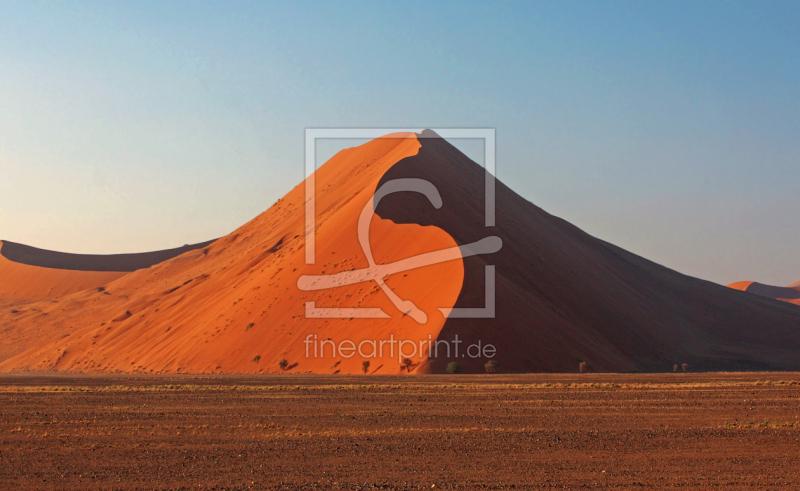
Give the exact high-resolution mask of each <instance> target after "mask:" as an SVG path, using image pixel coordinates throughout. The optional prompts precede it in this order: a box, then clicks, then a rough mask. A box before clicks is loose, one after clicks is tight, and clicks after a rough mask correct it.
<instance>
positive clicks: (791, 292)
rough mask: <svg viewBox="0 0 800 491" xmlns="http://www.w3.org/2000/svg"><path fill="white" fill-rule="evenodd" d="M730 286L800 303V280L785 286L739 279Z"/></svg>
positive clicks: (755, 293) (796, 303) (763, 295)
mask: <svg viewBox="0 0 800 491" xmlns="http://www.w3.org/2000/svg"><path fill="white" fill-rule="evenodd" d="M728 287H729V288H733V289H735V290H741V291H743V292H748V293H752V294H754V295H759V296H762V297H767V298H774V299H775V300H783V301H784V302H789V303H793V304H795V305H800V282H797V283H794V284H792V285H789V286H786V287H783V286H769V285H763V284H761V283H756V282H755V281H739V282H736V283H731V284H730V285H728Z"/></svg>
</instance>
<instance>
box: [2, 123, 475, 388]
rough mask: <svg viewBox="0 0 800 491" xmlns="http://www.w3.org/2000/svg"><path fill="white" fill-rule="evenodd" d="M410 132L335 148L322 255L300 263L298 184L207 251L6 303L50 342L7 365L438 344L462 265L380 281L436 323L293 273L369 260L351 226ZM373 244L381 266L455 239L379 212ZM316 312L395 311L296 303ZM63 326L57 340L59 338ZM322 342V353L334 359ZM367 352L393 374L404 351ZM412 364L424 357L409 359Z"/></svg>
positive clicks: (330, 364) (136, 366)
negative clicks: (310, 288) (37, 299)
mask: <svg viewBox="0 0 800 491" xmlns="http://www.w3.org/2000/svg"><path fill="white" fill-rule="evenodd" d="M419 146H420V144H419V142H418V141H417V139H416V138H415V137H414V135H411V134H409V135H405V137H404V138H388V139H381V140H375V141H373V142H370V143H368V144H366V145H363V146H361V147H358V148H355V149H348V150H344V151H342V152H340V153H339V154H337V155H336V156H335V157H334V158H333V159H331V160H330V161H329V162H328V163H326V164H325V165H324V166H323V167H321V168H320V169H319V171H318V172H317V174H316V188H317V190H318V194H317V205H316V209H317V241H316V243H317V258H318V261H317V264H314V265H306V264H304V254H305V250H304V237H303V234H304V215H303V209H304V188H303V187H302V186H298V187H296V188H295V189H294V190H292V191H291V192H290V193H289V194H288V195H286V196H285V197H284V198H283V199H282V200H280V201H279V202H278V203H276V204H275V205H274V206H273V207H272V208H270V209H269V210H268V211H266V212H265V213H263V214H262V215H260V216H259V217H257V218H256V219H254V220H253V221H251V222H250V223H248V224H246V225H244V226H243V227H241V228H240V229H238V230H236V231H235V232H234V233H232V234H230V235H229V236H227V237H223V238H222V239H219V240H218V241H216V242H214V243H213V244H211V245H210V246H208V247H206V248H204V249H202V250H195V251H191V252H188V253H185V254H183V255H181V256H179V257H177V258H175V259H172V260H169V261H166V262H164V263H161V264H159V265H157V266H154V267H152V268H150V269H147V270H140V271H137V272H134V273H131V274H129V275H127V276H125V277H123V278H120V279H118V280H116V281H114V282H112V283H110V284H109V285H107V286H106V288H105V291H104V292H83V293H79V294H76V295H73V296H71V297H68V298H66V299H63V300H62V301H61V302H60V303H59V304H58V305H50V304H45V303H38V304H31V305H29V306H28V307H27V308H26V309H24V311H23V309H20V312H19V313H16V314H11V313H9V312H7V311H6V312H2V313H0V315H2V317H0V318H2V319H3V321H2V324H0V325H2V326H4V327H5V329H6V330H19V329H21V328H22V326H25V325H29V324H30V323H33V322H37V323H44V324H47V325H49V326H51V329H52V332H53V338H52V339H51V340H49V341H48V342H47V343H44V344H43V345H41V346H39V347H37V348H34V349H31V350H29V351H27V352H25V353H23V354H21V355H18V356H16V357H14V358H12V359H9V360H7V361H6V362H4V363H3V364H2V367H0V368H1V369H2V370H30V369H34V370H71V371H86V372H95V371H101V372H115V371H121V372H204V373H213V372H277V371H281V369H280V368H279V365H278V362H279V361H280V360H282V359H286V360H287V361H288V363H289V365H290V368H289V369H288V371H292V372H317V373H335V372H338V373H360V372H361V370H362V359H361V358H357V359H356V358H345V357H342V356H337V357H332V356H326V357H319V358H314V357H313V348H311V347H310V346H309V348H310V353H309V354H310V355H311V356H310V357H306V356H305V354H306V347H307V346H306V344H304V343H303V340H304V339H306V338H307V336H309V335H312V336H313V335H316V336H317V339H318V340H319V342H322V341H325V340H327V339H329V338H331V339H335V340H337V341H340V340H344V339H349V340H352V341H353V342H354V343H359V342H360V341H362V340H370V339H375V340H380V339H384V338H387V339H388V338H389V337H390V336H391V335H394V336H396V337H397V338H402V339H413V340H415V341H416V340H421V339H427V337H428V336H429V335H430V336H431V337H432V338H433V339H435V338H436V336H437V335H438V332H439V330H440V329H441V326H442V325H443V324H444V320H445V319H444V317H443V315H442V314H441V313H439V312H438V311H437V310H436V308H437V307H449V306H452V304H453V302H455V300H456V298H457V296H458V292H459V290H460V288H461V283H462V278H463V268H462V265H461V263H460V261H449V262H446V263H441V264H437V265H433V266H427V267H424V268H421V269H417V270H410V271H407V272H406V273H402V274H397V275H395V276H393V277H391V278H387V280H386V282H387V284H388V285H390V286H391V287H392V288H393V289H394V291H395V292H396V293H397V294H398V295H399V296H401V297H404V298H410V297H413V298H414V301H415V302H416V303H417V305H418V306H419V307H420V308H421V309H422V310H423V311H425V312H427V313H428V315H429V317H430V320H429V322H428V323H427V324H424V325H420V324H418V323H417V322H416V321H414V320H413V319H411V318H410V317H408V316H403V315H402V313H400V312H398V311H397V309H396V308H395V307H394V306H393V305H392V304H391V303H390V302H389V300H388V299H387V297H386V296H384V295H383V294H382V293H379V292H378V287H377V286H376V285H375V283H374V282H372V283H360V284H355V285H350V286H347V287H342V288H337V289H335V290H322V291H317V292H303V291H300V290H298V288H297V280H298V277H299V276H300V275H301V274H323V273H327V274H330V273H334V272H340V271H346V270H350V269H355V268H364V267H367V265H368V263H367V261H366V259H365V257H364V255H363V253H362V251H361V247H360V245H359V243H358V240H357V235H356V223H357V220H358V216H359V214H360V213H361V211H362V209H363V208H364V205H365V204H366V203H367V202H368V200H369V199H370V198H371V197H372V191H373V190H374V189H375V186H376V184H377V183H378V181H379V179H380V178H381V176H383V174H384V173H385V172H386V170H387V169H388V168H389V167H391V166H392V165H393V164H395V163H396V162H397V161H398V160H401V159H402V158H405V157H408V156H410V155H413V154H415V153H416V152H417V151H418V149H419ZM371 237H372V239H371V246H372V249H373V251H374V253H375V260H376V261H377V262H378V263H386V262H391V261H395V260H399V259H404V258H407V257H410V256H414V255H417V254H420V253H424V252H429V251H434V250H438V249H444V248H447V247H455V246H456V244H455V242H454V241H453V240H452V238H451V237H450V236H449V235H447V234H446V233H444V232H442V231H441V230H439V229H437V228H435V227H421V226H419V225H396V224H394V223H392V222H390V221H388V220H381V219H380V218H378V217H374V218H373V220H372V232H371ZM308 301H313V302H315V305H316V306H317V307H326V306H330V307H339V306H345V307H346V306H351V307H379V308H381V309H383V310H384V311H385V312H386V313H388V314H390V315H392V316H393V318H389V319H354V320H349V319H306V318H305V317H304V303H305V302H308ZM61 335H65V336H66V337H64V338H63V339H61V338H60V336H61ZM327 346H328V351H327V354H328V355H331V352H330V347H329V345H327ZM384 354H385V355H386V356H384V357H377V358H373V359H372V360H371V366H370V368H369V371H370V372H377V373H397V372H398V371H399V362H398V355H397V353H395V356H389V355H390V354H391V353H390V352H389V351H388V349H387V350H386V351H385V353H384ZM412 358H414V361H415V363H419V362H421V361H423V358H422V357H421V356H419V355H418V356H415V357H412Z"/></svg>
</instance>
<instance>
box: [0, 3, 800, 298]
mask: <svg viewBox="0 0 800 491" xmlns="http://www.w3.org/2000/svg"><path fill="white" fill-rule="evenodd" d="M798 21H800V4H797V3H793V2H771V3H768V4H763V3H755V2H705V3H702V4H697V3H693V2H670V3H662V4H641V3H637V2H605V3H594V2H584V3H570V4H544V3H539V4H535V5H528V4H514V3H509V4H502V5H489V4H479V3H477V4H467V5H464V4H460V3H436V4H427V3H413V2H412V3H404V4H402V5H396V4H371V3H348V4H335V5H329V4H324V3H309V4H304V5H303V6H296V5H291V4H265V3H258V2H253V3H250V2H243V3H236V4H233V5H229V4H226V3H213V2H203V3H178V2H176V3H170V4H161V3H158V2H139V3H135V4H126V3H101V2H96V3H95V2H75V3H62V4H34V3H26V2H18V3H4V4H3V5H2V6H0V176H1V178H0V240H10V241H14V242H20V243H24V244H27V245H31V246H34V247H39V248H45V249H53V250H59V251H64V252H78V253H95V254H109V253H123V252H143V251H150V250H158V249H165V248H172V247H177V246H180V245H183V244H187V243H196V242H201V241H204V240H207V239H211V238H215V237H219V236H222V235H225V234H228V233H230V232H232V231H233V230H235V229H236V228H238V227H239V226H241V225H243V224H244V223H245V222H247V221H249V220H250V219H252V218H253V217H255V216H256V215H258V214H259V213H261V212H263V211H264V210H266V209H267V208H268V207H269V206H270V205H272V203H274V202H275V201H276V200H277V199H278V198H280V197H281V196H283V195H284V194H285V193H286V192H288V191H289V190H291V189H292V188H293V187H294V186H296V185H297V184H299V183H300V182H301V181H302V179H303V175H304V174H303V152H304V129H305V128H308V127H413V128H420V129H422V128H447V127H489V128H496V130H497V177H498V179H499V180H501V181H503V182H504V183H505V184H507V185H508V186H509V187H511V188H512V189H513V190H514V191H516V192H517V193H518V194H520V195H521V196H523V197H524V198H525V199H527V200H530V201H531V202H533V203H534V204H535V205H537V206H539V207H541V208H543V209H544V210H546V211H547V212H549V213H552V214H554V215H556V216H559V217H561V218H564V219H565V220H567V221H569V222H571V223H573V224H575V225H576V226H578V227H580V228H582V229H583V230H585V231H587V232H588V233H590V234H592V235H594V236H596V237H598V238H600V239H603V240H605V241H608V242H611V243H613V244H616V245H618V246H620V247H622V248H625V249H627V250H629V251H631V252H633V253H636V254H638V255H641V256H643V257H645V258H647V259H650V260H653V261H655V262H657V263H660V264H662V265H664V266H667V267H669V268H672V269H675V270H677V271H680V272H682V273H685V274H688V275H691V276H696V277H699V278H703V279H707V280H711V281H715V282H718V283H721V284H728V283H731V282H734V281H741V280H753V281H759V282H762V283H767V284H775V285H788V284H790V283H795V282H797V281H800V261H798V259H796V256H797V254H796V251H795V250H794V247H796V245H797V244H798V243H800V227H799V226H798V225H797V223H796V221H797V220H796V218H795V213H794V212H795V210H797V209H798V207H800V196H798V192H797V190H798V188H800V165H798V164H799V163H800V162H798V160H800V158H799V157H800V64H799V63H798V62H797V60H798V59H800V33H798V31H797V29H796V25H797V24H798ZM408 39H414V40H415V41H413V42H409V41H408ZM326 145H327V146H325V145H323V146H324V147H325V148H323V149H322V153H323V154H326V155H332V153H333V152H335V151H336V150H337V149H338V148H341V147H343V146H350V145H349V144H347V142H340V143H338V144H337V143H336V142H332V143H330V144H326ZM337 145H338V146H337ZM460 148H462V149H463V150H465V151H466V152H467V153H468V155H469V156H470V157H474V152H473V153H470V151H469V150H470V148H469V145H467V146H466V147H464V146H460Z"/></svg>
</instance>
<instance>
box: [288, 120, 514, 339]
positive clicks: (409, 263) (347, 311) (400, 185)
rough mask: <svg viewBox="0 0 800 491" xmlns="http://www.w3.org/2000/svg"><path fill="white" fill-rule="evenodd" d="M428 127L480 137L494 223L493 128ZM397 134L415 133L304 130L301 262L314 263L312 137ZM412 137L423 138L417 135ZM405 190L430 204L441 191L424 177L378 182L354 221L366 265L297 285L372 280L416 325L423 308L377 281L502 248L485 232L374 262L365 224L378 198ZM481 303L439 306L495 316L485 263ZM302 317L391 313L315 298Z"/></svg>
mask: <svg viewBox="0 0 800 491" xmlns="http://www.w3.org/2000/svg"><path fill="white" fill-rule="evenodd" d="M433 131H434V132H435V133H436V134H438V135H439V136H441V137H442V138H444V139H448V138H452V139H482V140H483V141H484V169H485V175H486V178H485V219H484V222H485V227H493V226H494V225H495V130H494V129H493V128H434V129H433ZM397 133H420V131H419V130H414V129H392V128H307V129H306V131H305V149H306V151H305V157H306V161H305V175H306V179H305V262H306V264H315V262H316V187H315V172H316V170H317V169H316V141H317V139H325V138H327V139H370V140H372V139H376V138H405V137H404V136H399V135H397ZM417 138H427V137H425V136H422V135H419V134H417ZM401 191H411V192H417V193H421V194H423V195H425V197H426V198H428V201H430V203H431V205H433V206H434V208H437V209H438V208H441V207H442V205H443V204H444V203H442V199H441V196H440V195H439V192H438V190H437V189H436V187H435V186H434V185H433V184H432V183H430V182H428V181H425V180H424V179H394V180H391V181H388V182H386V183H384V184H383V185H382V186H381V187H380V188H379V189H378V190H377V191H376V192H375V195H374V196H373V197H372V199H370V200H369V201H368V202H367V204H366V205H365V207H364V209H363V211H362V213H361V216H360V217H359V221H358V239H359V243H360V244H361V248H362V250H363V251H364V254H365V256H366V257H367V260H368V262H369V267H368V268H365V269H361V270H355V271H345V272H341V273H336V274H331V275H303V276H301V277H300V278H299V279H298V281H297V286H298V288H300V289H301V290H304V291H314V290H325V289H329V288H336V287H339V286H344V285H348V284H354V283H360V282H365V281H375V282H376V283H377V284H378V286H379V287H380V288H381V290H383V292H384V293H385V294H386V295H387V296H388V297H389V299H390V300H391V302H392V303H393V304H394V305H395V307H397V309H398V310H399V311H400V312H402V313H404V314H407V315H409V316H410V317H412V318H413V319H414V320H416V321H417V322H418V323H420V324H424V323H426V322H427V315H426V314H425V312H423V311H422V310H420V309H419V308H417V306H416V305H414V303H413V302H412V301H410V300H403V299H401V298H399V297H398V296H397V295H396V294H395V293H394V292H393V291H392V290H391V289H390V288H389V287H388V286H387V285H386V283H385V282H384V281H383V279H384V278H386V277H387V276H389V275H391V274H395V273H400V272H402V271H408V270H410V269H416V268H420V267H424V266H428V265H431V264H438V263H441V262H445V261H451V260H455V259H459V258H464V257H469V256H475V255H480V254H491V253H494V252H497V251H499V250H500V249H501V248H502V241H501V239H500V238H499V237H497V236H488V237H485V238H483V239H481V240H479V241H476V242H473V243H471V244H465V245H462V246H458V247H453V248H449V249H443V250H439V251H433V252H429V253H425V254H420V255H418V256H414V257H411V258H407V259H403V260H400V261H396V262H394V263H391V264H376V263H375V261H374V260H373V256H372V251H371V249H370V245H369V223H370V221H371V219H372V215H373V214H374V212H375V209H376V208H377V205H378V203H379V202H380V200H381V199H382V198H383V197H385V196H387V195H389V194H391V193H395V192H401ZM485 271H486V276H485V303H484V306H483V307H477V308H439V311H440V312H442V314H443V315H444V316H445V318H478V319H492V318H494V317H495V266H494V265H486V267H485ZM305 316H306V318H318V319H319V318H322V319H342V318H362V319H363V318H370V319H388V318H390V317H391V316H390V315H389V314H387V313H386V312H384V311H383V310H382V309H380V308H364V307H317V306H316V305H315V302H313V301H308V302H306V305H305Z"/></svg>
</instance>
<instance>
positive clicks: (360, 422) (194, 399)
mask: <svg viewBox="0 0 800 491" xmlns="http://www.w3.org/2000/svg"><path fill="white" fill-rule="evenodd" d="M265 488H267V489H272V488H283V489H308V488H312V489H313V488H318V489H324V488H334V489H476V488H477V489H634V488H660V489H706V488H718V489H726V490H735V489H792V490H796V489H800V374H798V373H711V374H692V373H688V374H685V373H680V374H654V375H640V374H625V375H620V374H586V375H485V376H472V375H452V376H435V375H432V376H406V377H370V376H363V377H356V376H310V375H309V376H297V375H286V376H246V377H245V376H149V377H144V376H102V377H100V376H97V377H93V376H77V375H75V376H64V375H56V374H52V375H5V376H2V377H0V489H3V490H27V489H53V490H89V489H103V490H106V489H107V490H139V489H141V490H147V489H165V490H166V489H265Z"/></svg>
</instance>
